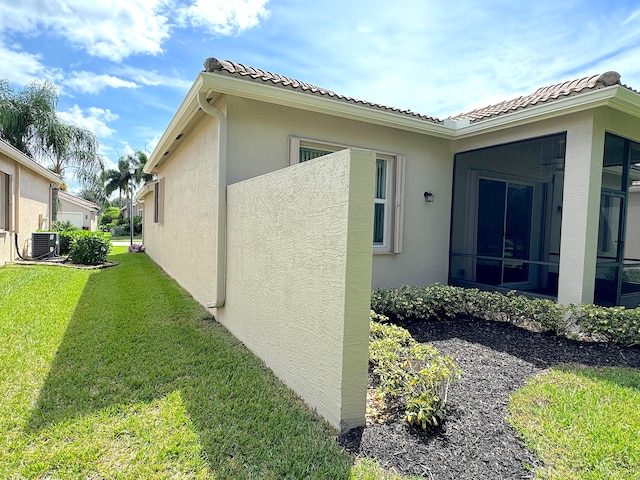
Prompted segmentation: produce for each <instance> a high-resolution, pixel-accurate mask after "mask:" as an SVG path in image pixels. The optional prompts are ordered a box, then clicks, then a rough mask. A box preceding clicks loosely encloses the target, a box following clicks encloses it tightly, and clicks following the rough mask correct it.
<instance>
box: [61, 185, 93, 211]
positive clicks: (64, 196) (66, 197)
mask: <svg viewBox="0 0 640 480" xmlns="http://www.w3.org/2000/svg"><path fill="white" fill-rule="evenodd" d="M58 198H59V199H60V200H62V201H65V202H69V203H73V204H74V205H77V206H79V207H83V208H86V209H87V210H93V211H95V212H98V211H99V210H100V207H99V206H98V205H97V204H95V203H93V202H91V201H89V200H85V199H84V198H81V197H76V196H75V195H71V194H70V193H67V192H63V191H62V190H60V191H59V192H58Z"/></svg>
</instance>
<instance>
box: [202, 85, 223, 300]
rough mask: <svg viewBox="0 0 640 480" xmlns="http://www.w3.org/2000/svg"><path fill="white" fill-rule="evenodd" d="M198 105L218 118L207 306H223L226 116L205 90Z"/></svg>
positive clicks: (208, 113)
mask: <svg viewBox="0 0 640 480" xmlns="http://www.w3.org/2000/svg"><path fill="white" fill-rule="evenodd" d="M198 105H199V106H200V108H201V109H202V111H203V112H205V113H206V114H207V115H211V116H213V117H216V118H217V119H218V171H217V175H218V185H217V187H218V188H217V189H216V191H217V196H218V210H217V212H216V213H217V218H218V225H217V227H218V228H217V235H216V236H215V245H216V298H215V300H214V301H213V302H210V303H207V307H208V308H219V307H222V306H224V302H225V299H226V294H227V291H226V282H227V116H226V115H225V114H224V112H222V111H221V110H219V109H218V108H216V107H214V106H213V105H210V104H209V102H208V101H207V94H206V92H198Z"/></svg>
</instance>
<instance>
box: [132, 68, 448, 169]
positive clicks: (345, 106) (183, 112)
mask: <svg viewBox="0 0 640 480" xmlns="http://www.w3.org/2000/svg"><path fill="white" fill-rule="evenodd" d="M199 92H204V93H206V94H207V97H208V98H211V97H214V96H216V95H231V96H236V97H241V98H248V99H251V100H257V101H261V102H265V103H272V104H276V105H282V106H285V107H291V108H296V109H300V110H306V111H311V112H316V113H322V114H326V115H331V116H334V117H341V118H346V119H350V120H356V121H359V122H365V123H370V124H374V125H380V126H384V127H390V128H396V129H399V130H403V131H410V132H415V133H423V134H428V135H430V136H433V137H439V138H450V137H451V127H448V126H444V125H441V124H437V123H433V122H429V121H426V120H423V119H420V118H413V117H411V116H409V115H406V114H401V113H395V112H389V111H384V110H378V109H376V108H372V107H367V106H364V105H358V104H353V103H349V102H343V101H339V100H334V99H332V98H327V97H323V96H318V95H313V94H309V93H304V92H298V91H295V90H291V89H287V88H282V87H276V86H272V85H269V84H266V83H259V82H255V81H249V80H243V79H241V78H235V77H231V76H227V75H221V74H216V73H209V72H201V73H200V74H199V75H198V77H197V78H196V80H195V82H194V83H193V85H192V87H191V89H189V92H188V93H187V96H186V97H185V99H184V100H183V102H182V104H181V105H180V107H179V108H178V111H177V112H176V114H175V115H174V117H173V119H172V120H171V122H170V123H169V126H168V127H167V129H166V130H165V132H164V134H163V135H162V137H161V138H160V141H159V142H158V144H157V145H156V148H155V149H154V150H153V152H152V153H151V156H150V157H149V161H148V162H147V164H146V165H145V168H144V171H145V172H146V173H153V172H154V171H155V168H156V167H157V166H158V165H159V164H160V163H162V160H163V157H166V156H168V155H169V153H170V152H171V149H172V145H173V143H174V142H175V141H178V139H179V137H180V136H181V135H182V134H183V133H184V130H185V128H186V127H187V126H188V124H189V122H190V121H191V120H192V119H193V117H194V116H195V115H196V113H197V112H198V110H199V107H198V102H197V96H198V93H199Z"/></svg>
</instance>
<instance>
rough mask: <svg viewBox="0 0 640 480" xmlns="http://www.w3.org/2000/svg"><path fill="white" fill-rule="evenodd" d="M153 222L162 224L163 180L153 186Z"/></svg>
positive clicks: (160, 179)
mask: <svg viewBox="0 0 640 480" xmlns="http://www.w3.org/2000/svg"><path fill="white" fill-rule="evenodd" d="M153 221H154V223H164V178H159V179H158V181H157V182H156V183H154V184H153Z"/></svg>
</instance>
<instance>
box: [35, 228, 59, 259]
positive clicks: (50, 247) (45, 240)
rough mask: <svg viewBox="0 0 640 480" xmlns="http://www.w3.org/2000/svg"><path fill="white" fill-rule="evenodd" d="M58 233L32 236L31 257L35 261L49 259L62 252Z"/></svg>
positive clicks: (43, 233)
mask: <svg viewBox="0 0 640 480" xmlns="http://www.w3.org/2000/svg"><path fill="white" fill-rule="evenodd" d="M59 245H60V239H59V237H58V232H33V233H32V234H31V252H32V254H31V257H32V258H34V259H41V258H49V257H53V256H55V255H57V254H58V253H59V251H60V248H59Z"/></svg>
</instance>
